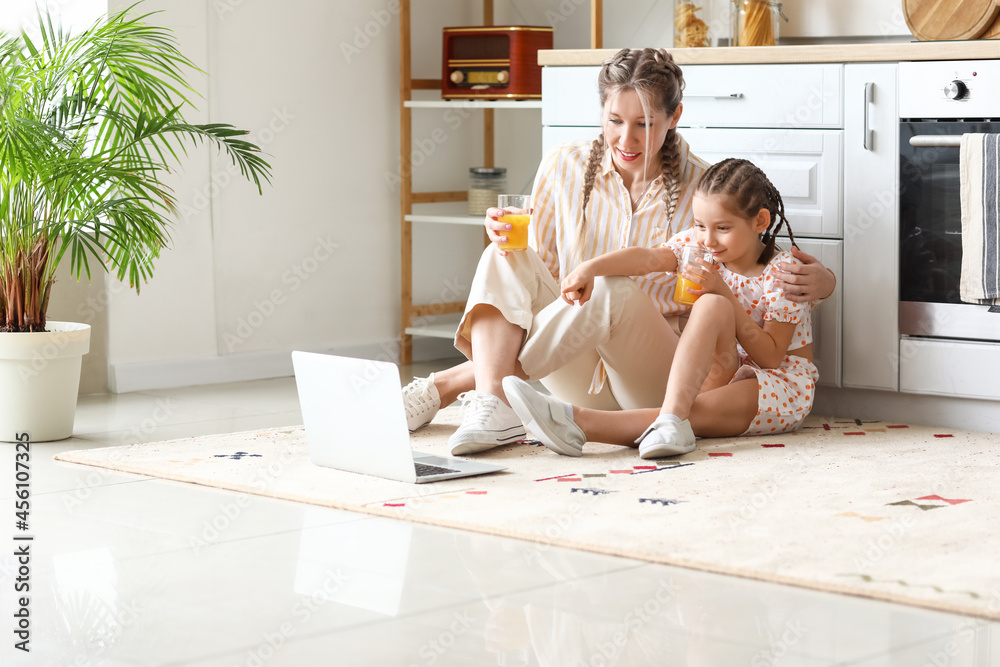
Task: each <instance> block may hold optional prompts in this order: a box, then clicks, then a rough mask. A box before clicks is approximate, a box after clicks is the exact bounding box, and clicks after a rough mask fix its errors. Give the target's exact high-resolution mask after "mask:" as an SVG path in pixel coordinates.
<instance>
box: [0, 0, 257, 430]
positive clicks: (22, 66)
mask: <svg viewBox="0 0 1000 667" xmlns="http://www.w3.org/2000/svg"><path fill="white" fill-rule="evenodd" d="M133 8H134V6H133ZM133 8H129V9H126V10H124V11H122V12H118V13H115V14H112V15H110V16H108V17H105V18H102V19H100V20H98V21H97V22H96V23H94V24H93V26H91V27H90V28H89V29H88V30H86V31H83V32H81V33H80V34H76V35H71V34H67V33H65V32H64V31H63V30H62V28H61V27H60V26H59V25H57V22H56V21H55V20H54V19H53V17H52V16H50V15H49V14H47V13H42V12H39V15H38V30H37V32H33V33H32V34H30V35H29V33H28V32H27V31H22V32H21V33H20V34H19V35H8V34H3V33H0V440H2V441H14V440H17V439H24V438H25V437H29V438H30V439H31V440H57V439H62V438H66V437H69V436H70V435H71V434H72V426H73V415H74V412H75V409H76V394H77V392H78V391H79V377H80V365H81V364H80V362H81V358H82V355H83V354H84V353H86V352H87V350H88V349H89V335H90V332H89V326H87V325H83V324H73V323H64V322H50V321H47V319H46V309H47V306H48V303H49V294H50V290H51V289H52V286H53V277H54V274H55V270H56V267H57V266H58V265H59V263H60V262H62V261H68V262H69V264H70V275H72V276H74V277H75V278H76V279H77V280H79V279H81V278H82V277H84V276H86V277H87V278H88V279H89V278H90V277H91V272H92V270H94V269H92V265H97V266H98V267H100V270H106V271H108V272H110V273H111V274H112V275H114V276H115V277H116V278H117V279H118V280H121V281H122V282H123V283H127V284H129V285H130V286H132V287H134V289H135V290H136V291H137V292H138V291H139V288H140V286H141V285H142V283H143V282H144V281H146V280H147V279H148V278H149V277H150V276H151V274H152V271H153V265H154V261H155V260H156V259H157V257H158V256H159V253H160V251H161V249H163V248H164V247H166V245H167V243H168V241H169V230H170V226H171V223H172V222H173V220H174V211H175V199H174V196H173V194H172V192H171V190H170V188H169V187H167V185H166V184H165V183H166V176H167V175H168V174H169V173H170V171H171V168H172V167H174V166H176V165H177V163H178V161H179V160H178V158H179V156H180V155H182V154H184V153H186V151H187V149H188V148H190V147H192V146H195V145H198V144H202V143H207V144H210V145H214V146H216V147H217V148H218V149H219V150H221V151H223V152H224V153H225V154H226V155H227V156H228V157H229V158H230V159H232V161H233V163H234V164H236V165H237V166H238V167H239V169H240V172H241V173H242V174H243V176H244V177H245V178H247V179H248V180H251V181H252V182H253V183H254V184H256V186H257V190H258V192H261V187H262V181H269V180H270V165H268V163H267V162H265V161H264V160H263V159H262V158H261V156H260V153H259V148H258V147H257V146H256V145H254V144H253V143H250V142H248V141H246V140H245V139H244V138H242V137H244V135H246V134H247V132H246V131H244V130H239V129H236V128H234V127H233V126H231V125H227V124H223V123H211V124H202V125H196V124H191V123H188V122H186V121H185V120H184V115H183V114H184V111H185V110H190V109H193V108H194V107H193V105H192V103H191V101H190V99H189V98H190V97H192V96H193V95H194V94H195V92H194V89H193V88H191V86H190V85H189V84H188V83H187V81H186V78H185V77H188V76H190V75H191V74H192V73H198V72H199V71H200V70H198V68H197V67H195V65H194V64H193V63H192V62H191V61H190V60H189V59H187V58H186V57H185V56H183V55H182V54H181V53H180V51H179V50H178V48H177V44H176V40H175V39H174V37H173V35H172V33H171V32H170V31H169V30H168V29H165V28H162V27H157V26H154V25H147V24H146V23H145V21H146V20H147V19H148V18H149V16H151V14H143V15H137V14H135V13H133V11H132V10H133ZM67 411H68V412H67ZM25 434H26V435H25Z"/></svg>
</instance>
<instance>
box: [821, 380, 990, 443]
mask: <svg viewBox="0 0 1000 667" xmlns="http://www.w3.org/2000/svg"><path fill="white" fill-rule="evenodd" d="M997 408H998V402H997V401H987V400H980V399H975V398H956V397H953V396H927V395H923V394H904V393H899V392H894V391H877V390H874V389H844V388H836V387H824V386H819V387H817V388H816V401H815V403H814V404H813V414H818V415H826V416H831V417H846V418H851V419H861V420H867V419H874V420H878V421H889V422H899V423H903V424H914V425H922V426H943V427H948V428H955V429H964V430H967V431H986V432H989V433H998V432H1000V410H998V409H997Z"/></svg>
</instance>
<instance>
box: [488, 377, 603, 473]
mask: <svg viewBox="0 0 1000 667" xmlns="http://www.w3.org/2000/svg"><path fill="white" fill-rule="evenodd" d="M503 391H504V393H505V394H507V400H508V401H510V404H511V407H513V408H514V412H516V413H517V416H518V417H520V418H521V421H522V422H523V423H524V426H525V428H526V429H527V430H528V432H529V433H531V436H532V437H533V438H536V439H538V440H540V441H541V442H542V444H543V445H545V446H546V447H548V448H549V449H551V450H552V451H554V452H556V453H557V454H562V455H563V456H583V445H584V443H585V442H587V436H586V435H585V434H584V432H583V430H582V429H581V428H580V427H579V426H577V424H576V422H574V421H573V408H572V406H570V405H569V404H568V403H564V402H562V401H560V400H559V399H557V398H553V397H552V396H546V395H545V394H542V393H539V392H537V391H535V390H534V388H533V387H532V386H531V385H530V384H528V383H527V382H525V381H524V380H522V379H521V378H519V377H517V376H514V375H510V376H508V377H505V378H504V379H503Z"/></svg>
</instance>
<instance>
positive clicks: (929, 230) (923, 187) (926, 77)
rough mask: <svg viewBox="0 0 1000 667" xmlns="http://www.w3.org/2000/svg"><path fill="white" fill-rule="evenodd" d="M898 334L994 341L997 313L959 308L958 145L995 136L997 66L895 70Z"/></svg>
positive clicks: (999, 127)
mask: <svg viewBox="0 0 1000 667" xmlns="http://www.w3.org/2000/svg"><path fill="white" fill-rule="evenodd" d="M899 71H900V87H899V110H900V122H899V153H900V154H899V236H900V238H899V329H900V333H901V334H903V335H906V336H920V337H930V338H947V339H959V340H983V341H1000V313H998V312H995V311H996V310H1000V309H997V308H992V310H993V311H994V312H991V307H990V306H984V305H977V304H968V303H963V302H962V300H961V298H960V296H959V279H960V276H961V269H962V210H961V190H960V187H961V178H960V172H959V142H960V141H961V137H962V135H963V134H966V133H1000V93H998V91H1000V62H997V61H977V62H969V61H962V62H943V63H941V62H935V63H900V70H899Z"/></svg>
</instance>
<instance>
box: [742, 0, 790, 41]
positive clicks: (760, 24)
mask: <svg viewBox="0 0 1000 667" xmlns="http://www.w3.org/2000/svg"><path fill="white" fill-rule="evenodd" d="M779 17H780V18H783V19H785V21H787V20H788V17H787V16H785V15H784V13H782V11H781V3H780V2H772V1H771V0H735V18H734V19H733V28H734V35H733V45H734V46H774V45H776V44H777V43H778V18H779Z"/></svg>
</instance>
